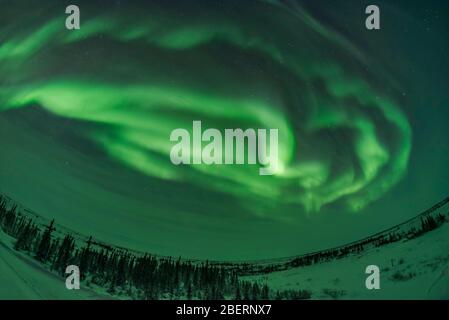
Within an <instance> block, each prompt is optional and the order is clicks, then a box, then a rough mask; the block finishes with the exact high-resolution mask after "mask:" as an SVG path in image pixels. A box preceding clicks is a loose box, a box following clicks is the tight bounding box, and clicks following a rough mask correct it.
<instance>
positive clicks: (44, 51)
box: [0, 1, 411, 212]
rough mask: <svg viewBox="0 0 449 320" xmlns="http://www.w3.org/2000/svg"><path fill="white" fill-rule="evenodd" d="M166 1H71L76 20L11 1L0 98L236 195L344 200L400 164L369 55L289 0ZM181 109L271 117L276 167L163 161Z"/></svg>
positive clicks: (395, 172) (397, 136)
mask: <svg viewBox="0 0 449 320" xmlns="http://www.w3.org/2000/svg"><path fill="white" fill-rule="evenodd" d="M165 3H166V4H164V2H158V1H151V3H149V4H147V6H148V10H139V9H138V8H137V6H136V7H135V8H134V7H133V5H132V2H131V3H130V5H129V6H128V11H122V10H121V11H116V10H113V7H112V8H110V9H108V8H106V7H107V6H106V5H104V4H103V5H102V8H100V9H99V8H98V6H94V2H93V1H90V2H86V4H83V2H81V4H80V7H81V12H82V22H81V29H80V30H76V31H69V30H66V29H65V28H64V21H65V17H66V16H65V15H64V11H63V10H59V11H57V10H55V9H49V8H43V9H42V15H38V14H35V15H33V14H32V13H30V14H29V17H28V20H27V21H29V24H28V25H26V26H24V25H23V23H22V25H20V24H18V23H17V22H16V23H14V20H13V19H14V18H13V16H14V15H13V14H12V13H13V12H14V10H16V11H18V10H21V9H22V8H21V6H22V7H23V6H24V5H21V4H20V1H19V2H18V3H16V4H14V5H11V6H10V7H9V8H7V9H5V10H4V11H2V13H0V21H2V22H1V23H2V24H3V23H5V25H6V26H7V27H3V26H2V28H0V30H1V31H0V74H1V75H2V76H1V79H2V80H0V111H1V112H7V111H8V110H10V109H15V108H27V107H33V106H38V107H41V108H43V109H45V110H47V111H48V112H51V113H52V114H54V115H56V116H60V117H62V118H70V119H72V120H76V121H84V122H89V123H92V124H95V126H92V127H91V129H90V130H88V131H86V132H82V133H80V134H81V135H82V136H83V137H84V138H86V139H89V140H90V141H93V142H94V143H95V144H97V145H98V146H99V147H100V148H101V149H102V150H103V151H104V152H105V153H107V154H108V155H110V156H111V157H112V158H113V159H116V160H117V161H119V162H121V163H122V164H123V165H126V166H128V167H130V168H133V169H135V170H137V171H139V172H141V173H142V174H145V175H148V176H151V177H155V178H159V179H164V180H170V181H173V182H174V183H187V184H193V185H198V186H203V187H205V188H208V189H212V190H215V191H217V192H223V193H226V194H231V195H233V196H235V197H236V198H237V199H239V200H241V202H242V203H245V204H248V205H249V206H251V204H252V203H263V202H265V201H266V202H271V203H287V204H290V203H291V204H299V205H301V206H302V207H303V208H304V209H305V210H306V211H308V212H314V211H318V210H319V209H320V208H321V207H323V206H325V205H342V206H344V207H345V208H346V209H347V210H350V211H357V210H360V209H361V208H363V207H364V206H366V205H367V204H369V203H370V202H372V201H374V200H376V199H378V198H379V197H381V196H382V195H383V194H384V193H385V192H387V191H388V190H389V189H391V188H392V186H394V185H395V184H396V183H397V182H398V181H399V180H400V178H401V177H402V176H403V175H404V173H405V171H406V169H407V163H408V159H409V154H410V150H411V128H410V125H409V123H408V121H407V118H406V116H405V114H404V113H403V112H402V111H401V106H400V105H399V104H398V102H397V99H396V96H395V95H396V93H395V83H394V81H393V80H392V77H391V76H390V75H388V74H387V73H386V72H384V71H381V70H379V71H378V72H375V73H376V74H373V72H368V71H367V68H368V67H372V66H373V65H374V64H375V60H374V58H372V57H370V55H369V54H367V53H365V52H363V50H361V49H358V48H357V46H356V45H355V44H353V43H351V42H350V41H349V40H348V39H346V38H345V37H343V36H342V35H341V34H339V33H337V32H336V31H334V30H333V29H332V28H330V27H327V26H326V25H325V24H323V23H321V22H320V21H319V20H317V19H315V18H314V17H313V16H312V15H311V14H310V13H308V12H307V11H306V10H305V9H303V8H301V7H300V6H299V5H296V4H295V3H294V2H290V3H288V4H281V3H280V2H277V1H245V2H244V3H242V2H239V3H238V2H233V1H226V2H225V3H222V2H218V1H217V2H215V1H210V2H204V3H201V6H202V9H201V10H195V8H194V6H193V5H191V3H190V4H189V3H188V2H182V1H180V2H179V5H177V6H174V5H173V4H171V3H168V2H167V1H165ZM237 3H238V5H237ZM197 5H199V4H197ZM237 7H238V8H237ZM23 11H24V12H25V11H26V10H23ZM371 69H372V68H371ZM193 120H202V122H203V123H204V124H205V125H207V126H208V127H214V128H250V127H252V128H276V129H278V130H279V169H278V171H277V172H276V174H275V175H273V176H263V177H261V176H259V174H258V173H257V170H258V168H255V167H254V166H247V165H239V166H209V165H196V166H183V167H179V166H174V165H173V164H172V163H171V162H170V159H169V154H170V148H171V146H172V143H171V142H170V141H169V136H170V132H171V131H172V130H173V129H175V128H190V127H191V123H192V121H193Z"/></svg>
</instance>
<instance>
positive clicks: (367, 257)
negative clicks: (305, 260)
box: [245, 223, 449, 299]
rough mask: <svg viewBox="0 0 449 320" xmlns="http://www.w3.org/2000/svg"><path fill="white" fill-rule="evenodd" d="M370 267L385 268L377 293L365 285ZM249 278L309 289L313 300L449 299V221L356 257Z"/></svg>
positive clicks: (281, 286)
mask: <svg viewBox="0 0 449 320" xmlns="http://www.w3.org/2000/svg"><path fill="white" fill-rule="evenodd" d="M368 265H377V266H379V268H380V270H381V272H380V289H379V290H368V289H366V287H365V280H366V278H367V277H368V275H367V274H365V269H366V267H367V266H368ZM245 279H247V280H257V281H261V282H265V281H267V282H268V285H269V286H270V288H271V289H272V290H273V289H274V290H277V289H279V290H285V289H294V290H308V291H310V292H311V293H312V299H449V223H445V224H443V225H442V226H441V227H440V228H438V229H435V230H433V231H430V232H428V233H426V234H424V235H422V236H421V237H418V238H415V239H412V240H404V241H400V242H396V243H391V244H388V245H384V246H382V247H379V248H374V249H371V250H367V251H365V252H362V253H360V254H358V255H352V256H348V257H346V258H343V259H339V260H333V261H329V262H324V263H320V264H316V265H312V266H307V267H299V268H294V269H289V270H286V271H280V272H273V273H270V274H268V275H263V276H248V277H245Z"/></svg>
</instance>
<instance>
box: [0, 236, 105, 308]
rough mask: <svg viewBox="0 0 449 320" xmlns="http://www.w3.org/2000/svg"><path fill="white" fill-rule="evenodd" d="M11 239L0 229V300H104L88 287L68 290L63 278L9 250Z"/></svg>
mask: <svg viewBox="0 0 449 320" xmlns="http://www.w3.org/2000/svg"><path fill="white" fill-rule="evenodd" d="M13 241H14V239H12V238H11V237H9V236H7V235H6V234H4V233H3V232H2V231H1V230H0V299H2V300H12V299H20V300H28V299H45V300H55V299H64V300H70V299H75V300H84V299H102V298H103V299H104V298H105V297H104V296H102V295H99V294H97V293H95V292H93V291H91V290H88V289H83V288H81V289H80V290H68V289H66V287H65V279H63V278H61V277H58V276H57V275H55V274H53V273H51V272H49V271H47V270H46V269H44V268H43V266H42V265H40V264H39V263H38V262H36V261H34V260H33V259H32V258H30V257H28V256H26V255H25V254H22V253H20V252H16V251H14V250H13V249H12V244H13Z"/></svg>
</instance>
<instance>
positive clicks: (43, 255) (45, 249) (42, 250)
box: [36, 219, 55, 262]
mask: <svg viewBox="0 0 449 320" xmlns="http://www.w3.org/2000/svg"><path fill="white" fill-rule="evenodd" d="M54 223H55V220H54V219H53V220H52V221H51V223H50V225H49V226H47V228H46V229H45V231H44V233H43V235H42V239H41V241H40V243H39V247H38V249H37V254H36V258H37V259H38V260H39V261H41V262H45V261H47V259H48V254H49V250H50V245H51V233H52V232H53V231H54V230H55V228H54V227H53V225H54Z"/></svg>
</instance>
